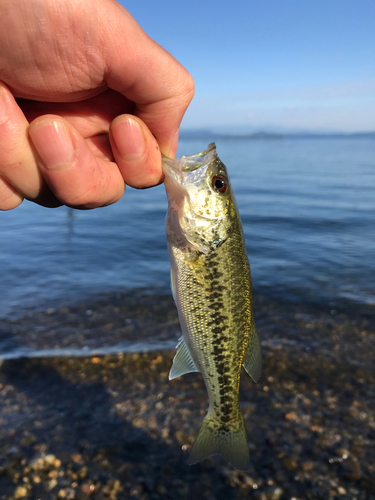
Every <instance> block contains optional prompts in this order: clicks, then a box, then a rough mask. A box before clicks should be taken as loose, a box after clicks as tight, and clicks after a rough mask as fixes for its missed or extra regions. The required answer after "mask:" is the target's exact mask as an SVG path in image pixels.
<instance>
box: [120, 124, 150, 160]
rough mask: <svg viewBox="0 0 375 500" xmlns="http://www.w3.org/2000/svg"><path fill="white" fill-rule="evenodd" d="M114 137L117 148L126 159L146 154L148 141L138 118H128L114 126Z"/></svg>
mask: <svg viewBox="0 0 375 500" xmlns="http://www.w3.org/2000/svg"><path fill="white" fill-rule="evenodd" d="M112 134H113V138H114V140H115V143H116V146H117V149H118V151H119V153H120V155H121V156H122V158H124V159H125V160H132V159H133V157H135V158H137V157H139V156H141V155H143V154H144V152H145V149H146V142H145V138H144V135H143V133H142V130H141V127H140V126H139V125H138V122H137V121H136V120H133V119H132V118H126V119H125V120H122V121H120V122H119V123H117V124H116V126H115V127H113V130H112Z"/></svg>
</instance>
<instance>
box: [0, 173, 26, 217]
mask: <svg viewBox="0 0 375 500" xmlns="http://www.w3.org/2000/svg"><path fill="white" fill-rule="evenodd" d="M22 202H23V197H22V196H21V195H20V194H18V193H17V192H16V191H15V190H14V189H13V188H12V187H11V186H9V185H8V184H7V183H6V182H5V181H4V180H2V179H1V178H0V210H2V211H7V210H13V208H16V207H18V206H19V205H20V204H21V203H22Z"/></svg>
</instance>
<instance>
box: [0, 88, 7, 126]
mask: <svg viewBox="0 0 375 500" xmlns="http://www.w3.org/2000/svg"><path fill="white" fill-rule="evenodd" d="M7 117H8V107H7V101H6V94H5V92H4V90H3V87H2V86H1V85H0V123H3V122H5V121H6V119H7Z"/></svg>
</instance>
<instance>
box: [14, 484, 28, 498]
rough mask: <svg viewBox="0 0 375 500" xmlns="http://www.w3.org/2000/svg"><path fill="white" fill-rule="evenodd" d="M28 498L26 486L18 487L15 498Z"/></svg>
mask: <svg viewBox="0 0 375 500" xmlns="http://www.w3.org/2000/svg"><path fill="white" fill-rule="evenodd" d="M26 496H27V488H26V486H17V488H16V490H15V492H14V498H25V497H26Z"/></svg>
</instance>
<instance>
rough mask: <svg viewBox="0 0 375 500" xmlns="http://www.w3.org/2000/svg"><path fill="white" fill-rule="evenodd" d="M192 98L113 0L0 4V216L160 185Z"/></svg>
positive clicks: (176, 67)
mask: <svg viewBox="0 0 375 500" xmlns="http://www.w3.org/2000/svg"><path fill="white" fill-rule="evenodd" d="M193 95H194V82H193V79H192V77H191V75H190V74H189V73H188V71H187V70H186V69H185V68H184V67H183V66H182V65H181V64H180V63H178V62H177V61H176V59H174V58H173V57H172V56H171V55H170V54H169V53H168V52H167V51H165V50H164V49H163V48H162V47H160V46H159V45H158V44H157V43H156V42H154V41H153V40H152V39H151V38H149V37H148V36H147V35H146V33H145V32H144V31H143V30H142V29H141V28H140V26H139V25H138V24H137V22H136V21H135V20H134V19H133V18H132V17H131V15H130V14H129V13H128V12H127V11H126V10H125V9H124V8H123V7H122V6H121V5H119V4H118V3H117V2H115V1H114V0H12V1H11V2H9V0H0V210H10V209H12V208H15V207H17V206H18V205H19V204H20V203H21V202H22V201H23V199H28V200H30V201H33V202H35V203H38V204H40V205H43V206H46V207H56V206H59V205H61V204H65V205H68V206H71V207H75V208H86V209H87V208H94V207H98V206H104V205H108V204H110V203H114V202H116V201H117V200H119V199H120V198H121V197H122V195H123V193H124V189H125V185H126V184H128V185H130V186H132V187H136V188H146V187H150V186H154V185H157V184H159V183H161V182H162V181H163V173H162V168H161V153H163V154H165V155H168V156H172V157H173V156H174V155H175V152H176V149H177V142H178V129H179V126H180V122H181V120H182V117H183V115H184V113H185V111H186V109H187V107H188V105H189V103H190V101H191V99H192V97H193Z"/></svg>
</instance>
